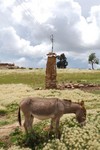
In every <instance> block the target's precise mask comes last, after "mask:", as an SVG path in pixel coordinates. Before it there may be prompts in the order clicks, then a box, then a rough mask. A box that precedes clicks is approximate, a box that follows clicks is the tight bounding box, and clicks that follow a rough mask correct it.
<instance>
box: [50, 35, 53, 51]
mask: <svg viewBox="0 0 100 150" xmlns="http://www.w3.org/2000/svg"><path fill="white" fill-rule="evenodd" d="M50 40H51V42H52V53H53V43H54V37H53V34H52V35H51V36H50Z"/></svg>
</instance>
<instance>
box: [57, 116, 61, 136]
mask: <svg viewBox="0 0 100 150" xmlns="http://www.w3.org/2000/svg"><path fill="white" fill-rule="evenodd" d="M59 121H60V117H57V118H56V137H57V138H59V139H60V136H61V134H60V130H59Z"/></svg>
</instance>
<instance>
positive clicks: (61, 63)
mask: <svg viewBox="0 0 100 150" xmlns="http://www.w3.org/2000/svg"><path fill="white" fill-rule="evenodd" d="M57 59H58V60H59V61H58V62H57V68H66V66H68V61H67V58H66V56H65V54H64V53H62V54H61V55H58V56H57Z"/></svg>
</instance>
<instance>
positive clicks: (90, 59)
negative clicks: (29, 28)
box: [88, 53, 99, 69]
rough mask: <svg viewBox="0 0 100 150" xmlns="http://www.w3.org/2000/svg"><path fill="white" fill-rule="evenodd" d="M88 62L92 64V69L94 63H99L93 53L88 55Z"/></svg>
mask: <svg viewBox="0 0 100 150" xmlns="http://www.w3.org/2000/svg"><path fill="white" fill-rule="evenodd" d="M88 63H89V64H91V65H92V69H94V64H99V59H98V58H97V57H96V54H95V53H91V54H90V55H89V58H88Z"/></svg>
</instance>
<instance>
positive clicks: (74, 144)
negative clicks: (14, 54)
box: [0, 69, 100, 150]
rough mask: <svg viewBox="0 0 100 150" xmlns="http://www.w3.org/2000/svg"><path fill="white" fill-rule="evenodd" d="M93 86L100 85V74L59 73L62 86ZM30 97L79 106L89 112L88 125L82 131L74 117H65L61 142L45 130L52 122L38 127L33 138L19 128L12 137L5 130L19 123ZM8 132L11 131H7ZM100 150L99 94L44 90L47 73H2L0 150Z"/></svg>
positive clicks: (69, 70) (34, 71)
mask: <svg viewBox="0 0 100 150" xmlns="http://www.w3.org/2000/svg"><path fill="white" fill-rule="evenodd" d="M68 82H73V83H85V84H86V83H94V84H97V85H98V84H99V85H100V71H99V70H80V69H59V70H57V84H59V83H68ZM27 96H33V97H36V96H38V97H58V98H60V99H63V98H64V99H70V100H72V101H75V102H78V101H81V100H83V101H84V102H85V106H86V109H87V124H86V126H85V127H83V128H80V127H79V125H78V123H77V121H76V119H75V115H64V116H63V117H62V118H61V121H60V130H61V138H60V140H59V139H57V138H55V134H54V133H52V135H50V137H48V131H46V130H44V129H45V127H46V126H48V125H49V124H50V120H46V121H42V122H39V123H37V124H35V125H34V126H33V127H34V131H35V133H34V134H30V135H29V136H26V135H25V133H24V132H23V131H22V130H21V128H20V127H18V126H16V127H15V129H14V130H12V131H11V132H10V133H9V134H7V133H6V136H4V135H3V134H4V133H3V132H5V130H3V129H4V127H6V126H10V125H12V124H14V123H16V122H17V111H18V104H19V103H20V101H21V100H22V99H23V98H24V97H27ZM8 130H9V128H8ZM20 149H21V150H29V149H32V150H99V149H100V91H99V90H93V91H91V92H89V91H86V90H85V91H82V90H80V89H72V90H71V89H65V90H55V89H50V90H46V89H45V69H33V70H28V69H23V70H20V69H19V70H0V150H20Z"/></svg>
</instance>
